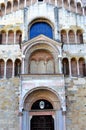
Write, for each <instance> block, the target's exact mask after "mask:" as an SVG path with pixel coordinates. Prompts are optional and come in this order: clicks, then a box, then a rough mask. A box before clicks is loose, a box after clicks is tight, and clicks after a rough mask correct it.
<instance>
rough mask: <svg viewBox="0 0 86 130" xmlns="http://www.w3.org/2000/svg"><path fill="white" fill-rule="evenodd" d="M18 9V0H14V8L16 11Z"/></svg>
mask: <svg viewBox="0 0 86 130" xmlns="http://www.w3.org/2000/svg"><path fill="white" fill-rule="evenodd" d="M17 9H18V0H13V10H14V11H16V10H17Z"/></svg>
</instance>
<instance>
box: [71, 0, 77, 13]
mask: <svg viewBox="0 0 86 130" xmlns="http://www.w3.org/2000/svg"><path fill="white" fill-rule="evenodd" d="M70 10H71V11H72V12H75V11H76V8H75V2H74V0H70Z"/></svg>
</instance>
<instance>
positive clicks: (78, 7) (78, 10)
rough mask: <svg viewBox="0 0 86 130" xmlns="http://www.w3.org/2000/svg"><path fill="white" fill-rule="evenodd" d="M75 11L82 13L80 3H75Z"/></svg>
mask: <svg viewBox="0 0 86 130" xmlns="http://www.w3.org/2000/svg"><path fill="white" fill-rule="evenodd" d="M77 13H79V14H82V8H81V3H79V2H78V3H77Z"/></svg>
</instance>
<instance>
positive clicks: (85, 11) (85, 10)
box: [84, 7, 86, 15]
mask: <svg viewBox="0 0 86 130" xmlns="http://www.w3.org/2000/svg"><path fill="white" fill-rule="evenodd" d="M84 13H85V15H86V7H85V8H84Z"/></svg>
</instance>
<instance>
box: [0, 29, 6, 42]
mask: <svg viewBox="0 0 86 130" xmlns="http://www.w3.org/2000/svg"><path fill="white" fill-rule="evenodd" d="M0 43H1V44H6V32H5V31H4V30H2V31H1V36H0Z"/></svg>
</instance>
